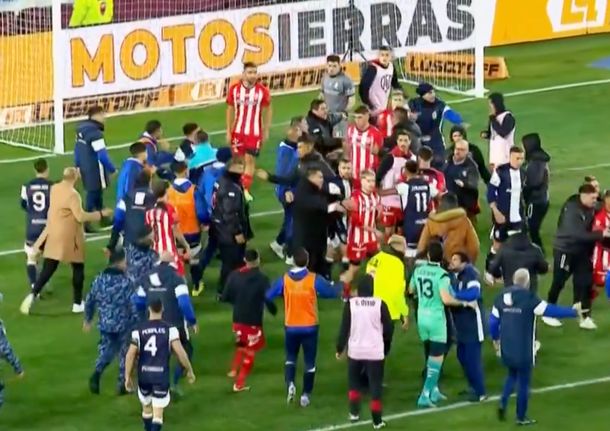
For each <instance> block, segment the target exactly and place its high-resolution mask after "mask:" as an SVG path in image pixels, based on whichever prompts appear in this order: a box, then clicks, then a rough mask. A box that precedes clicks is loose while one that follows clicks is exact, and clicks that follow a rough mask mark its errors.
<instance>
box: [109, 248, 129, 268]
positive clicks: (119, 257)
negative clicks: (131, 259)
mask: <svg viewBox="0 0 610 431" xmlns="http://www.w3.org/2000/svg"><path fill="white" fill-rule="evenodd" d="M124 260H125V249H124V248H122V247H121V248H117V249H115V250H114V251H113V252H112V253H110V257H109V258H108V263H109V264H110V265H114V264H116V263H119V262H122V261H124Z"/></svg>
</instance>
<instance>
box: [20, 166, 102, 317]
mask: <svg viewBox="0 0 610 431" xmlns="http://www.w3.org/2000/svg"><path fill="white" fill-rule="evenodd" d="M78 179H79V175H78V171H77V170H76V168H66V169H64V173H63V179H62V181H61V182H59V183H57V184H55V185H54V186H52V187H51V195H50V199H49V200H50V201H51V202H50V206H49V213H48V216H47V226H46V228H45V229H44V231H43V232H42V234H41V235H40V237H39V238H38V240H37V241H36V242H35V243H34V245H33V246H32V249H33V253H35V254H38V253H39V252H40V250H41V249H43V248H44V251H43V257H44V260H43V263H42V270H41V271H40V275H39V276H38V279H37V280H36V283H34V286H33V287H32V292H31V293H30V294H28V296H26V298H25V299H24V300H23V302H22V303H21V307H20V311H21V313H23V314H29V312H30V309H31V308H32V304H33V303H34V299H35V298H36V297H38V295H39V294H40V292H41V291H42V289H43V287H44V286H45V285H46V284H47V282H48V281H49V279H50V278H51V277H52V276H53V274H54V273H55V271H56V270H57V267H58V266H59V263H60V262H64V263H69V264H71V265H72V288H73V295H74V301H73V305H72V312H73V313H82V312H83V311H84V304H83V283H84V279H85V232H84V230H83V223H86V222H91V221H99V220H101V219H102V218H103V217H109V216H110V215H112V210H110V209H103V210H101V211H97V212H91V213H89V212H86V211H84V210H83V207H82V202H81V198H80V195H79V194H78V191H76V189H75V188H74V185H75V184H76V182H77V181H78Z"/></svg>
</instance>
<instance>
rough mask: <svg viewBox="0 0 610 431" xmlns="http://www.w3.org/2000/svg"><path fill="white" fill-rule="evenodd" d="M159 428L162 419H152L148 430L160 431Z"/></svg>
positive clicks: (161, 424) (161, 426) (161, 425)
mask: <svg viewBox="0 0 610 431" xmlns="http://www.w3.org/2000/svg"><path fill="white" fill-rule="evenodd" d="M161 428H163V421H159V420H157V419H153V420H152V426H151V427H150V431H161Z"/></svg>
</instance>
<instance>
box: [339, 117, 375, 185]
mask: <svg viewBox="0 0 610 431" xmlns="http://www.w3.org/2000/svg"><path fill="white" fill-rule="evenodd" d="M347 146H348V150H349V155H350V162H351V163H352V172H353V177H354V179H355V180H356V181H358V180H359V179H360V172H362V171H364V170H367V169H372V170H376V169H377V163H378V158H377V155H376V154H373V149H374V148H376V149H377V151H379V150H380V149H381V147H382V146H383V135H382V134H381V132H380V131H379V129H378V128H377V127H374V126H369V127H367V128H366V129H365V130H358V128H357V127H356V126H355V125H354V124H350V126H349V127H348V128H347Z"/></svg>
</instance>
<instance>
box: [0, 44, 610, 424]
mask: <svg viewBox="0 0 610 431" xmlns="http://www.w3.org/2000/svg"><path fill="white" fill-rule="evenodd" d="M607 48H608V37H607V36H606V35H600V36H591V37H585V38H578V39H570V40H560V41H555V42H547V43H540V44H530V45H522V46H512V47H503V48H497V49H491V50H489V52H490V54H493V55H502V56H505V57H506V59H507V62H508V66H509V69H510V73H511V78H510V79H509V80H506V81H502V82H493V83H489V87H490V89H492V90H497V91H502V92H505V93H511V92H516V91H523V90H532V89H536V88H542V87H549V86H556V85H563V84H570V83H574V82H581V81H591V80H599V79H607V78H610V71H607V70H606V71H604V70H598V69H592V68H590V67H589V66H588V65H589V64H590V63H592V62H593V61H595V60H598V59H600V58H603V57H605V56H608V55H609V54H608V49H607ZM411 91H412V90H411ZM312 97H313V93H311V94H300V95H290V96H283V97H275V98H274V123H282V122H285V121H287V120H288V119H289V118H290V117H291V116H293V115H297V114H303V113H304V112H305V111H306V109H305V108H306V107H307V105H308V102H309V101H310V99H311V98H312ZM445 99H446V100H448V101H451V100H455V99H456V97H455V96H449V95H445ZM608 100H610V85H608V84H603V85H602V84H600V85H589V86H583V87H576V88H565V89H558V90H553V91H548V92H540V93H535V94H527V93H526V94H517V95H514V96H511V97H509V98H508V99H507V106H508V107H509V108H510V109H511V110H512V111H513V112H514V113H515V116H516V118H517V134H518V136H522V135H523V134H525V133H528V132H534V131H536V132H539V133H540V134H541V135H542V137H543V142H544V145H545V147H546V149H547V150H548V151H549V152H550V154H551V155H552V158H553V160H552V163H551V173H552V182H551V184H552V186H551V193H552V198H551V210H550V213H549V215H548V217H547V219H546V222H545V224H544V238H545V240H546V244H547V249H549V250H550V248H551V247H550V243H551V239H552V235H553V231H554V226H555V224H556V221H557V211H558V208H559V207H560V205H561V204H562V203H563V201H564V200H565V198H566V197H567V196H568V195H570V194H571V193H573V192H574V191H575V190H576V188H577V187H578V185H579V182H580V181H581V179H582V177H583V176H584V175H585V174H593V175H596V176H597V177H598V178H599V179H600V181H601V183H602V185H603V186H610V174H608V172H607V169H608V167H610V160H608V150H607V148H608V147H607V145H608V142H610V125H609V110H608ZM454 108H456V109H457V110H459V111H460V112H461V113H462V114H463V116H464V118H465V119H466V121H467V122H469V123H470V124H471V125H472V126H471V128H470V133H471V139H472V141H473V142H476V143H480V142H479V139H478V131H479V130H482V129H483V128H484V126H485V122H486V119H487V112H488V108H487V103H486V101H485V100H477V101H469V102H465V103H460V104H455V105H454ZM152 117H156V118H158V119H160V120H161V121H162V122H163V124H164V127H165V131H166V135H167V136H178V135H179V134H180V133H179V131H180V127H181V125H182V123H184V122H186V121H196V122H198V123H199V124H200V125H202V126H203V127H204V128H205V129H207V130H209V131H212V130H221V129H222V128H223V124H224V107H223V106H222V105H220V106H214V107H208V108H197V109H190V110H175V111H167V112H159V113H155V114H152V113H148V114H139V115H132V116H125V117H121V118H112V119H110V120H109V121H108V124H107V128H106V130H107V133H106V138H107V142H108V144H109V145H116V144H123V143H127V142H130V141H132V140H133V139H135V138H136V137H137V136H138V133H139V132H140V131H141V128H142V127H143V124H144V123H145V121H146V120H147V119H150V118H152ZM73 127H74V125H73V124H70V125H68V126H67V132H66V135H67V136H68V137H70V136H72V135H73ZM282 133H283V127H282V126H278V127H274V129H273V131H272V137H271V140H270V142H268V143H267V144H266V147H265V151H264V152H263V155H262V157H261V159H260V164H261V165H262V166H264V167H267V168H272V167H273V165H274V154H275V151H274V150H275V147H276V145H277V142H279V140H280V139H281V138H282ZM214 138H215V139H216V140H217V142H221V140H223V139H224V136H223V134H221V135H219V136H214ZM125 154H126V151H125V150H120V151H113V152H111V156H112V158H113V159H114V161H115V163H117V164H118V163H120V161H121V159H122V158H123V157H124V156H125ZM31 155H33V153H30V152H28V151H26V150H22V149H15V148H11V147H6V146H3V147H1V148H0V157H1V158H2V159H9V158H15V157H26V156H31ZM70 162H71V158H70V157H69V156H68V157H57V158H52V159H50V165H51V173H52V176H53V177H54V178H57V177H58V175H59V173H60V172H61V168H62V167H63V166H66V165H67V164H69V163H70ZM0 172H1V175H2V178H3V180H2V181H0V198H1V199H2V219H1V220H2V221H1V222H0V252H3V253H0V291H1V292H2V293H4V296H5V301H4V303H3V304H1V305H0V316H1V317H2V318H3V319H4V321H5V323H6V327H7V330H8V335H9V339H10V340H11V341H12V343H13V346H14V348H15V350H16V352H17V353H18V355H19V356H20V358H21V360H22V362H23V365H24V367H25V370H26V377H25V379H24V380H23V381H15V380H14V379H13V376H12V373H11V371H10V370H9V369H8V367H6V366H3V367H2V369H1V371H0V375H1V376H2V377H3V378H4V379H5V380H6V401H5V405H4V406H3V407H2V409H0V430H2V431H5V430H6V431H17V430H23V431H102V430H109V429H113V430H121V431H123V430H125V431H127V430H139V429H140V428H141V425H140V419H139V410H140V406H139V403H138V401H137V399H136V398H135V397H133V396H128V397H122V398H118V397H116V396H115V395H114V388H115V378H116V366H111V367H110V368H109V369H108V372H107V373H106V375H104V377H103V380H102V394H101V395H99V396H92V395H90V394H89V392H88V389H87V378H88V376H89V375H90V373H91V371H92V367H93V363H94V360H95V356H96V343H97V336H96V333H95V331H93V332H92V333H91V334H89V335H85V334H83V333H82V332H81V317H80V316H73V315H71V314H70V313H69V311H70V300H71V287H70V278H69V277H70V274H69V270H68V268H61V269H60V270H59V271H58V273H57V274H56V276H55V278H54V279H53V281H52V285H53V287H54V293H53V295H52V296H51V297H50V298H49V299H47V300H45V301H42V302H40V303H38V304H37V305H36V307H35V309H34V314H33V315H32V316H30V317H23V316H21V315H19V313H18V306H19V303H20V301H21V300H22V298H23V296H24V295H25V294H26V292H27V282H26V276H25V270H24V269H25V264H24V260H25V257H24V255H23V254H22V253H16V252H15V253H10V252H9V251H10V250H17V249H19V248H21V246H22V240H23V230H24V221H23V219H24V218H23V215H22V213H21V210H20V208H19V203H18V200H19V189H20V185H21V183H23V182H25V181H27V180H29V179H30V177H31V175H32V174H31V162H20V163H9V164H2V165H0ZM253 194H254V195H255V197H256V200H255V202H254V204H253V208H252V212H253V213H261V212H267V213H269V212H272V211H274V210H277V209H278V204H277V203H276V201H275V198H274V196H273V193H272V188H271V187H270V186H269V185H266V184H260V183H256V184H255V186H254V189H253ZM112 195H113V192H109V193H107V195H106V202H108V203H112V202H113V196H112ZM253 222H254V230H255V233H256V237H255V239H254V241H253V245H254V246H256V247H258V248H259V249H260V250H261V251H262V256H263V267H264V271H265V272H266V273H267V274H268V275H269V276H271V277H276V276H279V275H280V274H281V273H282V271H284V270H285V269H286V267H285V265H284V264H283V263H281V262H279V261H278V260H277V259H276V258H275V256H274V255H273V254H272V253H271V251H270V250H269V248H268V243H269V242H270V241H271V240H272V239H273V237H274V235H275V234H276V232H277V230H278V228H279V225H280V216H279V215H278V214H267V215H262V216H261V215H259V216H258V217H256V218H255V219H254V220H253ZM488 227H489V226H488V213H487V212H486V213H485V214H483V215H482V216H481V217H480V223H479V228H478V229H479V236H480V238H481V240H482V249H483V251H484V252H485V251H486V249H487V247H488V239H487V238H488V235H487V232H488ZM103 244H104V242H103V241H92V242H89V243H88V249H87V253H88V257H87V265H86V281H87V283H89V282H90V281H91V280H92V278H93V277H94V275H95V274H96V273H97V272H98V271H99V270H101V269H102V268H103V266H104V259H103V255H102V251H101V249H102V246H103ZM484 252H483V253H482V254H483V255H484V254H485V253H484ZM217 276H218V265H217V263H216V264H214V266H213V267H212V268H210V269H209V270H208V272H207V273H206V276H205V280H206V282H207V286H208V290H207V292H206V295H205V297H203V298H196V299H194V303H195V307H196V311H197V315H198V317H199V320H200V327H201V332H200V334H199V335H198V336H197V337H196V338H194V346H195V357H194V367H195V371H196V373H197V375H198V381H197V383H196V384H195V385H194V386H192V387H187V388H186V397H185V398H184V399H182V400H180V401H179V402H175V403H172V405H171V406H170V408H169V409H168V410H167V412H166V425H165V427H164V429H167V430H176V431H191V430H193V431H194V430H219V431H220V430H278V431H283V430H289V431H293V430H303V431H304V430H310V429H331V428H328V427H329V426H331V425H345V422H346V419H347V418H346V415H347V395H346V385H347V381H346V380H347V378H346V377H347V376H346V375H347V372H346V365H345V363H344V362H337V361H336V360H335V357H334V341H335V337H336V335H337V330H338V322H339V317H340V310H341V308H342V304H341V303H340V302H339V301H320V321H321V335H320V345H319V355H318V367H317V368H318V373H317V378H316V388H315V392H314V394H313V398H312V401H313V402H312V405H311V406H310V407H309V408H307V409H300V408H297V407H294V406H286V405H285V401H284V400H285V398H284V386H283V362H284V359H283V328H282V323H283V320H282V315H281V314H280V315H278V316H277V317H276V318H272V317H267V318H266V322H265V328H266V332H267V338H268V347H267V348H266V349H265V350H264V351H263V352H261V353H260V354H259V355H258V357H257V360H256V363H255V366H254V371H253V374H252V376H251V378H250V381H249V383H250V384H251V385H252V391H251V392H250V393H242V394H237V395H234V394H232V393H231V392H230V388H231V384H230V382H229V381H228V380H227V378H226V377H225V373H226V371H227V367H228V365H229V361H230V358H231V354H232V351H233V349H232V334H231V332H230V318H231V312H230V309H229V307H227V306H225V305H219V304H217V303H216V302H215V301H214V299H213V292H214V291H215V288H216V286H215V283H216V279H217ZM549 283H550V277H545V278H544V279H543V280H542V283H541V284H542V287H541V290H542V292H543V293H545V292H546V290H547V289H548V286H549ZM497 289H498V288H487V289H486V292H485V298H486V301H487V302H488V303H489V301H490V300H491V298H492V297H493V296H494V294H495V293H496V292H497ZM571 296H572V295H571V286H570V285H568V288H567V289H566V292H565V293H564V294H563V295H562V298H561V299H562V301H563V302H564V303H569V302H570V301H571ZM609 314H610V313H609V310H608V305H607V303H606V300H605V299H599V300H598V301H597V302H596V303H595V318H596V320H597V322H598V324H599V326H600V328H599V330H598V331H596V332H583V331H581V330H579V329H578V327H577V325H576V323H575V322H569V323H568V324H566V325H565V326H564V327H563V328H560V329H549V328H546V327H541V328H540V331H539V336H540V340H541V341H542V344H543V347H542V351H541V352H540V355H539V357H538V365H537V367H536V370H535V372H534V379H533V380H534V387H535V388H543V387H548V386H553V385H562V384H566V383H573V382H577V381H583V380H588V379H596V378H601V377H605V376H607V375H610V372H609V367H608V364H609V363H610V337H608V335H607V332H608V330H609V329H610V317H609ZM484 351H485V360H484V366H485V372H486V377H487V385H488V388H489V392H490V394H497V393H498V392H499V390H500V387H501V382H502V379H503V376H504V370H503V368H502V367H501V366H500V365H499V363H498V361H497V359H496V358H495V357H494V355H493V351H492V348H491V346H490V345H489V343H487V344H486V346H485V349H484ZM422 361H423V358H422V352H421V347H420V343H419V341H418V340H417V336H416V333H415V330H414V328H411V330H410V331H409V332H408V333H402V332H400V331H399V333H398V334H397V335H396V337H395V340H394V346H393V351H392V353H391V355H390V357H389V359H388V361H387V368H386V375H387V378H386V380H387V383H388V387H387V389H386V391H385V394H384V395H385V403H384V405H385V412H386V414H387V415H388V416H392V415H395V414H400V413H404V412H409V411H413V410H414V409H415V400H416V397H417V395H418V392H419V389H420V377H419V373H420V370H421V366H422ZM443 384H444V389H445V391H446V393H447V394H448V395H449V396H450V400H449V401H448V403H456V402H458V401H459V399H458V397H457V393H458V392H459V391H460V390H461V389H463V388H464V386H465V381H464V378H463V377H462V374H461V371H460V369H459V366H458V364H457V360H456V359H455V357H454V355H453V354H452V355H451V356H450V357H449V358H448V360H447V368H446V373H445V377H444V383H443ZM552 389H553V388H552ZM609 393H610V389H609V386H608V382H607V381H606V382H601V383H600V382H598V383H594V384H589V385H582V386H576V387H572V388H570V387H561V388H554V389H553V390H550V391H547V392H543V393H538V394H534V395H533V397H532V402H531V407H530V414H531V416H532V417H534V418H536V419H538V420H539V422H540V423H539V425H538V428H537V429H539V430H555V429H556V430H562V431H564V430H565V431H570V430H577V429H579V428H580V427H583V426H586V428H587V429H588V430H590V431H603V430H607V429H608V423H609V421H610V413H609V412H608V394H609ZM512 408H514V404H513V406H512ZM494 414H495V403H493V402H490V403H487V404H483V405H474V406H462V405H458V406H457V407H456V408H452V409H443V410H441V411H437V412H431V413H427V414H424V415H411V414H408V415H402V416H401V415H398V416H397V417H396V418H394V419H393V420H390V421H389V426H390V429H418V430H434V429H443V428H445V427H447V428H450V429H451V430H453V431H463V430H464V431H465V430H468V431H475V430H488V429H498V430H503V429H512V428H513V427H514V425H513V424H512V422H509V423H508V424H506V425H499V424H497V423H496V421H495V416H494ZM363 416H364V417H366V414H364V415H363ZM511 417H512V409H511ZM368 426H370V425H366V427H368Z"/></svg>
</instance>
